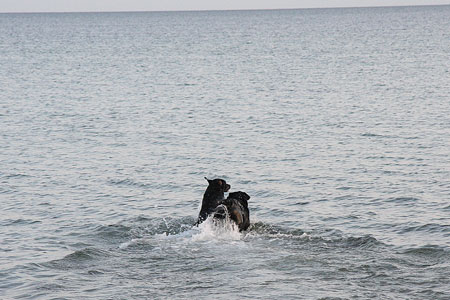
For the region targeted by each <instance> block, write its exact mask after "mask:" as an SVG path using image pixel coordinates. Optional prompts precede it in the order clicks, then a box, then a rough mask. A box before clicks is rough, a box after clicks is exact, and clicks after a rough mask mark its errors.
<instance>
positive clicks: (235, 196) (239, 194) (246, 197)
mask: <svg viewBox="0 0 450 300" xmlns="http://www.w3.org/2000/svg"><path fill="white" fill-rule="evenodd" d="M228 198H233V199H237V200H244V201H248V200H249V199H250V196H249V195H248V194H247V193H245V192H241V191H239V192H232V193H229V194H228Z"/></svg>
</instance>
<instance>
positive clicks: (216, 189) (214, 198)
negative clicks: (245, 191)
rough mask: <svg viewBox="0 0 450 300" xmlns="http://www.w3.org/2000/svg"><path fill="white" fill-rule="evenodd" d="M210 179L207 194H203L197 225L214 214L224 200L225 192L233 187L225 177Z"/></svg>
mask: <svg viewBox="0 0 450 300" xmlns="http://www.w3.org/2000/svg"><path fill="white" fill-rule="evenodd" d="M205 179H206V180H207V181H208V187H207V188H206V191H205V194H203V201H202V208H201V209H200V213H199V215H198V220H197V223H196V224H197V225H198V224H200V223H202V222H203V221H205V220H206V218H208V216H209V215H210V214H212V213H213V212H214V211H215V210H216V208H217V206H219V205H220V203H221V202H222V201H223V200H224V198H225V197H224V193H225V192H228V191H229V190H230V188H231V186H230V185H229V184H227V182H226V181H225V180H223V179H214V180H209V179H208V178H206V177H205Z"/></svg>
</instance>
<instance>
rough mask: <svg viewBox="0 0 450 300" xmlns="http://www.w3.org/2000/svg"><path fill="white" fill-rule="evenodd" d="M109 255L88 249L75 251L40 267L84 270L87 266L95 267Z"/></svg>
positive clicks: (95, 249) (102, 251)
mask: <svg viewBox="0 0 450 300" xmlns="http://www.w3.org/2000/svg"><path fill="white" fill-rule="evenodd" d="M111 255H112V254H111V253H110V252H109V251H106V250H100V249H97V248H92V247H89V248H84V249H81V250H76V251H75V252H72V253H70V254H68V255H66V256H64V257H63V258H62V259H57V260H52V261H49V262H47V263H44V264H42V265H44V266H47V267H50V268H53V269H59V270H68V269H77V268H85V267H86V266H87V265H91V264H92V265H97V264H98V260H99V259H104V258H106V257H109V256H111Z"/></svg>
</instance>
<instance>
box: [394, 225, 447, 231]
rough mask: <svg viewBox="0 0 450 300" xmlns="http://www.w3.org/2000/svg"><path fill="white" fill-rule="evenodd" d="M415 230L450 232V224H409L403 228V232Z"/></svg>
mask: <svg viewBox="0 0 450 300" xmlns="http://www.w3.org/2000/svg"><path fill="white" fill-rule="evenodd" d="M414 231H419V232H420V231H423V232H427V233H446V232H450V225H442V224H436V223H430V224H424V225H417V226H408V227H406V228H404V229H403V230H401V232H402V233H406V232H414Z"/></svg>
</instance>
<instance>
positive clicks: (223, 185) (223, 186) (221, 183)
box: [205, 177, 231, 193]
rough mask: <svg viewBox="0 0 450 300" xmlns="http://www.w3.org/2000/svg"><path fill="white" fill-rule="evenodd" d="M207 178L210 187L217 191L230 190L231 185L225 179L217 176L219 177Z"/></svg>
mask: <svg viewBox="0 0 450 300" xmlns="http://www.w3.org/2000/svg"><path fill="white" fill-rule="evenodd" d="M205 179H206V180H207V181H208V184H209V185H208V189H212V190H215V191H221V192H223V193H224V192H228V191H229V190H230V188H231V186H230V185H229V184H228V183H227V182H226V181H225V180H223V179H220V178H217V179H213V180H211V179H208V178H206V177H205Z"/></svg>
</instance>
